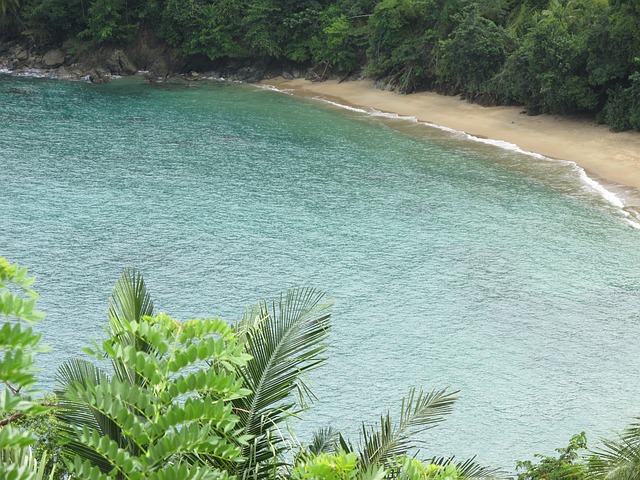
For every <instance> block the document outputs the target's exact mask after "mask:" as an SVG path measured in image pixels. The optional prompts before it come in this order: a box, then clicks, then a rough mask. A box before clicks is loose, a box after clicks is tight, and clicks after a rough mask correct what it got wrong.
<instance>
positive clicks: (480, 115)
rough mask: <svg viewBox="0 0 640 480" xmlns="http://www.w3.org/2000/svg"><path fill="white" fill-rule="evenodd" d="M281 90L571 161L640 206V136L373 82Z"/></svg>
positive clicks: (280, 82) (279, 82) (276, 82)
mask: <svg viewBox="0 0 640 480" xmlns="http://www.w3.org/2000/svg"><path fill="white" fill-rule="evenodd" d="M263 84H265V85H271V86H273V87H276V88H278V89H279V90H283V91H287V92H290V93H293V94H294V95H300V96H306V97H319V98H323V99H326V100H331V101H334V102H337V103H341V104H344V105H350V106H354V107H360V108H365V109H374V110H378V111H381V112H387V113H396V114H398V115H402V116H409V117H415V118H416V119H417V120H419V121H421V122H429V123H434V124H437V125H441V126H444V127H449V128H451V129H454V130H458V131H462V132H465V133H468V134H471V135H474V136H477V137H483V138H489V139H492V140H502V141H506V142H509V143H512V144H515V145H517V146H518V147H520V148H521V149H523V150H525V151H529V152H534V153H539V154H542V155H544V156H546V157H549V158H553V159H559V160H569V161H572V162H575V163H576V164H578V165H579V166H581V167H582V168H584V169H585V171H586V172H587V174H588V175H589V176H590V177H592V178H594V179H595V180H597V181H598V182H600V183H602V184H604V185H605V186H606V187H607V188H610V189H611V190H613V191H614V192H616V194H617V195H618V196H619V197H622V199H623V200H624V202H625V204H626V205H627V206H629V207H636V208H634V210H637V207H638V206H640V134H639V133H636V132H622V133H613V132H611V131H609V129H608V128H607V127H606V126H605V125H596V124H595V123H594V122H593V121H589V120H582V119H574V118H561V117H556V116H552V115H539V116H535V117H532V116H527V115H525V114H523V113H522V111H523V109H522V108H521V107H482V106H480V105H476V104H471V103H468V102H466V101H464V100H461V99H460V98H459V97H447V96H443V95H438V94H436V93H432V92H421V93H414V94H411V95H401V94H398V93H393V92H387V91H383V90H378V89H376V88H375V87H374V86H373V84H372V82H370V81H366V80H362V81H355V82H343V83H338V82H337V81H326V82H322V83H314V82H309V81H306V80H302V79H296V80H285V79H283V78H276V79H270V80H266V81H264V82H263Z"/></svg>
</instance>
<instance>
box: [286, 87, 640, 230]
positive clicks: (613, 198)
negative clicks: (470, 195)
mask: <svg viewBox="0 0 640 480" xmlns="http://www.w3.org/2000/svg"><path fill="white" fill-rule="evenodd" d="M276 90H277V89H276ZM315 98H317V99H318V100H321V101H323V102H325V103H328V104H330V105H334V106H336V107H339V108H343V109H345V110H350V111H352V112H359V113H364V114H367V115H371V116H374V117H384V118H391V119H397V120H407V121H410V122H413V123H418V124H420V125H425V126H427V127H431V128H436V129H438V130H441V131H444V132H447V133H451V134H452V135H455V136H457V137H460V138H465V139H467V140H471V141H474V142H479V143H484V144H486V145H493V146H495V147H498V148H501V149H504V150H509V151H512V152H517V153H520V154H523V155H527V156H529V157H533V158H536V159H538V160H545V161H550V162H558V163H562V164H565V165H569V166H571V168H573V169H574V170H575V171H577V172H578V176H579V178H580V180H581V181H582V182H583V183H584V184H586V185H587V186H588V187H590V188H591V189H592V190H593V191H595V192H597V193H598V194H600V196H601V197H602V198H603V199H604V200H606V201H607V202H609V203H610V204H611V205H613V206H614V207H616V208H618V209H620V212H621V213H622V214H623V215H624V216H625V217H626V218H625V219H626V221H627V222H628V223H629V225H631V226H632V227H633V228H637V229H640V223H638V222H636V221H634V220H631V219H630V218H629V216H630V215H629V213H628V212H627V211H625V210H624V207H625V203H624V201H623V200H622V199H621V198H620V197H618V196H617V195H616V194H615V193H613V192H612V191H610V190H608V189H607V188H606V187H605V186H604V185H602V184H601V183H599V182H597V181H596V180H594V179H593V178H591V177H590V176H589V175H587V173H586V172H585V170H584V168H582V167H581V166H579V165H578V164H577V163H575V162H572V161H569V160H558V159H553V158H549V157H546V156H544V155H541V154H539V153H535V152H530V151H528V150H524V149H522V148H520V147H519V146H518V145H516V144H514V143H510V142H506V141H504V140H492V139H489V138H482V137H477V136H475V135H471V134H469V133H466V132H463V131H461V130H455V129H453V128H449V127H445V126H443V125H438V124H435V123H431V122H420V121H418V120H417V119H416V117H413V116H404V115H398V114H396V113H387V112H381V111H379V110H374V109H368V110H367V109H363V108H357V107H352V106H349V105H344V104H341V103H337V102H333V101H331V100H326V99H324V98H321V97H315ZM639 220H640V219H639Z"/></svg>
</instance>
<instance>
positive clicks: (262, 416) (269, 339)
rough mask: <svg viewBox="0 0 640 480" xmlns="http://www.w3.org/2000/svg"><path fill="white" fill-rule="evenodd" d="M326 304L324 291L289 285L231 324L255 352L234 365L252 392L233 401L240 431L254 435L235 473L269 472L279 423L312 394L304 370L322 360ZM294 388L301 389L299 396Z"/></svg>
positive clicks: (279, 444) (278, 447) (279, 442)
mask: <svg viewBox="0 0 640 480" xmlns="http://www.w3.org/2000/svg"><path fill="white" fill-rule="evenodd" d="M330 306H331V302H330V301H328V299H327V296H326V295H325V294H324V293H323V292H319V291H317V290H315V289H312V288H299V289H293V290H289V291H287V292H286V293H285V294H282V295H280V297H279V299H277V300H274V301H273V302H271V303H268V302H266V301H263V302H260V303H258V304H257V305H256V306H255V307H254V308H253V309H251V310H249V311H248V312H247V313H246V314H245V316H244V317H243V319H242V320H241V321H240V322H239V323H238V324H237V325H236V326H235V329H236V332H237V334H238V336H239V338H240V340H241V341H242V342H244V344H245V351H246V353H248V354H249V355H251V356H252V357H253V359H252V360H250V361H249V362H248V363H247V365H246V366H245V367H240V368H238V371H237V373H238V375H239V376H241V377H242V379H243V384H244V386H245V387H246V388H248V389H250V390H251V392H252V393H251V394H249V395H247V396H246V397H244V398H240V399H238V400H234V402H233V407H234V411H235V412H236V414H237V415H238V416H239V417H240V419H241V423H240V424H241V425H242V427H243V433H244V434H245V435H250V436H252V437H254V441H253V443H252V446H251V449H250V451H249V449H245V450H246V451H244V452H243V455H244V456H245V457H246V459H247V460H246V462H245V463H244V464H241V465H239V467H238V468H239V470H238V472H237V475H238V477H239V478H245V476H247V475H248V476H249V477H250V478H265V477H266V476H268V473H269V472H270V471H271V469H272V465H271V466H270V465H269V462H271V461H276V462H277V460H276V459H277V457H278V456H279V455H280V453H281V452H282V451H283V450H284V449H285V448H284V446H283V439H284V434H283V433H281V431H280V429H281V426H280V425H281V423H282V422H283V421H284V420H285V419H287V418H289V417H291V416H292V415H296V414H298V413H299V412H300V411H302V410H304V408H305V405H304V402H305V401H306V400H313V398H314V397H313V394H312V393H311V387H310V385H309V382H308V379H307V378H306V374H307V373H309V372H310V371H311V370H313V369H314V368H317V367H318V366H320V365H321V364H322V363H323V362H324V361H325V357H324V356H323V354H324V351H325V349H326V346H327V345H326V339H327V336H328V334H329V329H330V324H329V318H330V312H329V307H330ZM294 393H298V394H300V396H301V399H300V400H299V402H296V401H295V399H293V398H292V397H293V394H294ZM263 469H266V470H265V471H264V472H263ZM263 474H264V475H263Z"/></svg>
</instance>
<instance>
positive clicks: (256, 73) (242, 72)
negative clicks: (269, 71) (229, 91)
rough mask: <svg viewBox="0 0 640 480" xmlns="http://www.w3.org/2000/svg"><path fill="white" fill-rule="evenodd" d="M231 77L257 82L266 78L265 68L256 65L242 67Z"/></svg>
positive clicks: (239, 80) (237, 79)
mask: <svg viewBox="0 0 640 480" xmlns="http://www.w3.org/2000/svg"><path fill="white" fill-rule="evenodd" d="M231 78H232V79H233V80H236V81H238V82H247V83H256V82H259V81H260V80H262V79H263V78H264V70H263V69H261V68H258V67H254V66H249V67H242V68H240V69H238V70H237V71H236V72H235V74H233V75H231Z"/></svg>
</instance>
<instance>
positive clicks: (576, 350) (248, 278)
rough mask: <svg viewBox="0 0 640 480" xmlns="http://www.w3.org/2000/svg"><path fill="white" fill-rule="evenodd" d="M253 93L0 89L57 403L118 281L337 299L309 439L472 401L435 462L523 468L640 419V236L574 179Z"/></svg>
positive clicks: (0, 226) (505, 156)
mask: <svg viewBox="0 0 640 480" xmlns="http://www.w3.org/2000/svg"><path fill="white" fill-rule="evenodd" d="M459 137H460V136H459V135H455V134H452V133H448V132H442V131H438V130H433V129H429V128H428V127H425V126H423V125H417V124H410V123H408V122H406V121H401V120H392V119H383V118H376V117H372V116H369V115H366V114H363V113H359V112H347V111H344V110H340V109H339V108H337V107H335V106H331V105H327V104H322V103H320V102H317V101H313V100H304V99H296V98H292V97H289V96H287V95H283V94H280V93H276V92H271V91H266V90H260V89H255V88H252V87H248V86H242V85H228V84H217V85H209V86H204V85H201V84H198V85H197V86H191V87H172V86H155V87H154V86H148V85H142V84H141V81H140V80H138V79H126V80H121V81H117V82H113V83H111V84H109V85H103V86H98V85H88V84H84V83H69V82H56V81H51V80H43V79H24V78H15V77H7V76H5V77H0V185H2V188H1V189H0V255H4V256H6V257H8V258H9V259H11V260H13V261H18V262H20V263H22V264H25V265H28V266H29V267H30V269H31V272H32V273H33V274H35V275H36V276H37V278H38V283H37V289H38V291H39V292H40V293H41V294H42V301H41V303H40V306H41V308H42V309H43V310H45V311H46V312H47V320H46V321H45V322H44V323H43V324H42V326H41V328H42V331H43V332H44V341H45V343H47V344H49V345H51V346H53V351H52V353H50V354H47V355H43V356H41V357H40V362H41V364H42V366H43V370H42V372H41V375H40V376H41V378H42V388H43V389H50V388H51V387H52V386H53V377H54V374H55V369H56V367H57V366H58V365H59V364H60V363H61V362H62V361H63V359H64V358H67V357H68V356H69V355H74V354H79V351H80V347H82V346H85V345H88V344H89V342H90V339H91V338H99V337H100V336H101V335H102V332H103V327H104V326H105V324H106V308H107V299H108V296H109V294H110V291H111V288H112V286H113V283H114V282H115V280H116V279H117V277H118V275H119V273H120V271H121V269H122V268H123V267H126V266H135V267H138V268H139V269H140V270H141V271H142V272H143V273H144V275H145V278H146V280H147V282H148V285H149V287H150V289H151V292H152V294H153V297H154V299H155V303H156V307H157V308H158V310H162V311H166V312H168V313H170V314H172V315H174V316H176V317H178V318H189V317H194V316H204V315H208V316H211V315H219V316H222V317H223V318H226V319H229V320H235V319H236V318H238V317H239V316H240V315H241V314H242V312H243V310H244V308H245V306H247V305H249V304H252V303H253V302H254V301H256V300H258V299H260V298H265V297H271V296H273V295H275V294H276V293H277V292H279V291H281V290H284V289H286V288H288V287H291V286H296V285H312V286H316V287H319V288H321V289H324V290H326V291H328V292H329V293H330V294H331V295H332V297H333V298H334V299H335V308H334V317H333V322H334V328H333V333H332V337H331V347H330V359H329V361H328V363H327V365H325V366H324V367H323V369H322V370H320V371H318V372H317V373H316V374H315V375H314V378H313V380H314V385H315V392H316V394H317V396H318V398H319V401H318V402H317V403H316V405H315V406H314V407H313V410H312V412H310V413H309V414H308V415H307V418H306V421H305V422H301V423H298V424H296V431H297V432H298V433H299V436H300V437H301V438H302V439H307V438H308V437H309V433H310V432H311V431H312V430H314V429H315V428H316V427H318V426H322V425H327V424H331V425H333V426H335V427H337V428H341V429H343V430H344V431H346V432H348V433H349V434H351V435H352V436H353V437H354V438H357V428H358V425H359V422H360V421H362V420H366V421H374V420H375V419H377V418H378V416H379V414H380V413H382V412H383V411H384V410H386V409H387V408H391V409H392V410H393V411H397V409H398V408H399V399H400V398H401V397H402V395H403V394H405V393H406V392H407V391H408V388H409V386H411V385H416V386H425V387H426V388H428V389H430V388H442V387H445V386H450V387H451V388H452V389H455V390H458V389H459V390H461V399H460V400H459V402H458V404H457V406H456V409H455V413H454V414H453V415H452V416H451V417H450V418H449V419H448V420H447V422H445V423H444V424H443V425H442V426H440V427H438V428H437V429H436V430H432V431H431V432H429V433H428V434H427V435H426V436H425V437H424V440H425V441H426V442H427V447H426V448H425V449H424V450H423V451H424V453H425V455H444V454H456V455H457V456H460V457H466V456H471V455H474V454H477V455H478V459H479V460H480V461H482V462H484V463H490V464H493V465H502V466H504V467H506V468H508V469H513V461H514V460H515V459H524V458H529V457H531V455H532V454H533V453H536V452H541V453H552V452H553V449H554V448H557V447H561V446H564V445H566V443H567V441H568V439H569V438H570V436H571V435H573V434H574V433H577V432H579V431H581V430H586V431H587V434H588V435H589V437H590V438H591V440H593V441H595V440H596V439H597V438H598V436H602V435H610V434H611V432H612V431H614V430H616V429H620V428H622V427H623V426H624V425H625V424H626V423H627V422H628V420H629V419H630V418H631V417H632V416H634V415H638V414H640V405H638V403H637V402H636V399H637V398H638V396H639V394H640V382H638V380H637V376H636V372H638V370H639V368H640V347H637V346H636V344H637V343H638V342H636V341H635V339H637V338H639V337H640V322H639V321H638V312H640V296H639V295H638V290H639V289H640V273H639V271H638V268H637V266H638V265H639V264H640V263H639V260H640V248H638V247H639V246H640V231H638V230H634V229H632V228H631V227H630V226H629V224H628V223H627V221H626V219H625V217H624V216H623V214H622V213H621V212H620V210H619V209H618V208H616V207H615V206H613V205H612V204H611V203H609V202H607V201H606V200H605V199H604V198H603V197H602V195H601V194H600V193H598V192H596V191H595V190H594V189H593V188H592V187H591V186H589V185H587V184H585V183H584V181H582V180H581V177H580V172H579V171H578V170H576V169H575V168H573V167H572V166H570V165H567V164H562V163H558V162H551V161H544V160H539V159H534V158H531V157H529V156H525V155H522V154H518V153H514V152H511V151H506V150H503V149H499V148H496V147H493V146H490V145H484V144H478V143H475V142H471V141H468V140H466V139H464V138H459Z"/></svg>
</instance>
